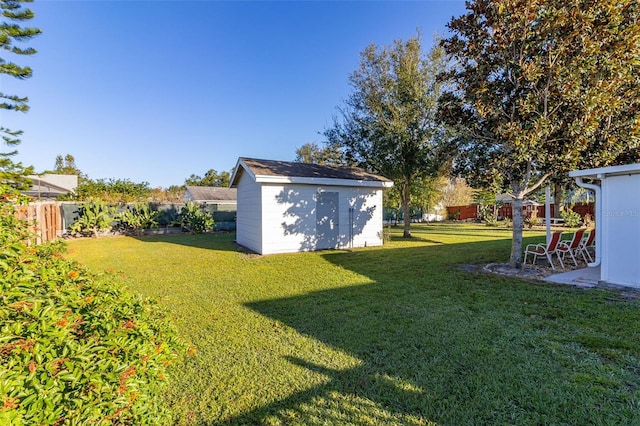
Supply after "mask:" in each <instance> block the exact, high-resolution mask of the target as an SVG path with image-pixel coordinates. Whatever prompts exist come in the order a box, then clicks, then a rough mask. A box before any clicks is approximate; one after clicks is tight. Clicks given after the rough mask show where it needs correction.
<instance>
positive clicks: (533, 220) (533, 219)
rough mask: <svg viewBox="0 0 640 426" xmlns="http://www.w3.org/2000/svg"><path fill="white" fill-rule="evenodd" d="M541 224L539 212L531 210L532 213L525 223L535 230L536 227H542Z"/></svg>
mask: <svg viewBox="0 0 640 426" xmlns="http://www.w3.org/2000/svg"><path fill="white" fill-rule="evenodd" d="M540 222H541V220H540V218H539V217H538V211H537V210H531V212H530V213H529V215H528V216H527V218H526V219H525V220H524V223H525V224H526V225H527V227H529V228H533V227H534V226H538V225H540Z"/></svg>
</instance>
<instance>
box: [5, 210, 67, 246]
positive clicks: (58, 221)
mask: <svg viewBox="0 0 640 426" xmlns="http://www.w3.org/2000/svg"><path fill="white" fill-rule="evenodd" d="M16 210H17V212H16V216H17V217H18V218H19V219H22V220H25V221H27V222H28V223H31V224H33V225H32V228H31V229H32V231H33V232H34V233H35V235H36V237H35V239H34V241H33V243H34V244H40V243H43V242H45V241H53V240H55V239H56V238H57V237H58V236H59V235H61V233H62V218H61V215H60V206H59V205H58V204H56V203H31V204H29V205H27V206H17V208H16Z"/></svg>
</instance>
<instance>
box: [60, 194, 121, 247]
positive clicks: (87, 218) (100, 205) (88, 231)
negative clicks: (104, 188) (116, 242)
mask: <svg viewBox="0 0 640 426" xmlns="http://www.w3.org/2000/svg"><path fill="white" fill-rule="evenodd" d="M115 211H116V209H115V208H114V207H111V206H109V205H107V204H106V203H105V202H104V201H102V200H100V199H98V198H90V199H89V200H87V202H86V203H83V204H81V205H80V207H79V208H78V214H79V218H78V220H76V221H75V222H74V223H73V224H72V225H71V226H70V227H69V231H70V232H71V235H78V234H80V235H93V236H96V237H97V236H98V234H99V233H100V232H104V231H107V230H109V229H111V222H112V221H113V219H114V216H115Z"/></svg>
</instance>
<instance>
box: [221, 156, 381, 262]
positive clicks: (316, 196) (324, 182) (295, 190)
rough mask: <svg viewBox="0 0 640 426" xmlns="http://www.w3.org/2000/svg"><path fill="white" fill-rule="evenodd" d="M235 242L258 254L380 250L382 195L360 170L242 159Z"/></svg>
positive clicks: (374, 179)
mask: <svg viewBox="0 0 640 426" xmlns="http://www.w3.org/2000/svg"><path fill="white" fill-rule="evenodd" d="M234 170H235V171H234V173H233V176H232V177H231V182H230V186H231V187H232V188H237V190H238V213H237V224H236V226H237V227H236V241H237V243H238V244H240V245H242V246H244V247H247V248H248V249H250V250H253V251H255V252H257V253H260V254H273V253H287V252H298V251H312V250H323V249H336V248H351V247H365V246H379V245H382V242H383V237H382V230H383V225H382V213H383V209H382V190H383V189H384V188H389V187H391V186H393V182H392V181H390V180H389V179H386V178H384V177H381V176H377V175H374V174H371V173H367V172H366V171H364V170H362V169H358V168H345V167H334V166H322V165H317V164H306V163H295V162H287V161H274V160H258V159H252V158H240V159H238V163H237V165H236V167H235V169H234Z"/></svg>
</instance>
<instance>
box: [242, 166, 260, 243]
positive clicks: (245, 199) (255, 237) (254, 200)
mask: <svg viewBox="0 0 640 426" xmlns="http://www.w3.org/2000/svg"><path fill="white" fill-rule="evenodd" d="M237 187H238V213H237V216H236V242H237V243H238V244H240V245H242V246H244V247H246V248H248V249H250V250H253V251H255V252H257V253H262V214H261V210H262V208H261V207H262V206H261V204H262V196H261V187H260V184H259V183H256V182H254V181H253V179H252V178H251V177H250V176H249V175H248V174H247V173H242V175H241V176H240V179H239V181H238V185H237Z"/></svg>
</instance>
